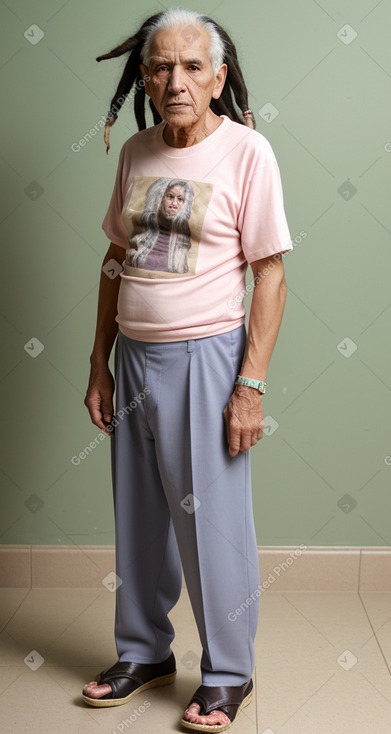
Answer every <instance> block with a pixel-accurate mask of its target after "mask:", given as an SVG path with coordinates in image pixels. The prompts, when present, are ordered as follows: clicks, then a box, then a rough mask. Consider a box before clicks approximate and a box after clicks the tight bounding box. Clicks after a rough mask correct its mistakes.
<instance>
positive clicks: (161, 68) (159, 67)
mask: <svg viewBox="0 0 391 734" xmlns="http://www.w3.org/2000/svg"><path fill="white" fill-rule="evenodd" d="M166 69H168V66H164V65H163V66H158V68H157V69H156V71H162V70H163V71H166Z"/></svg>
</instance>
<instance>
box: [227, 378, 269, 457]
mask: <svg viewBox="0 0 391 734" xmlns="http://www.w3.org/2000/svg"><path fill="white" fill-rule="evenodd" d="M262 397H263V396H262V394H261V393H260V392H259V391H258V390H256V389H255V388H253V387H247V386H245V385H236V386H235V390H234V392H233V393H232V395H231V397H230V399H229V401H228V403H227V405H226V406H225V408H224V418H225V427H226V431H227V439H228V447H229V448H228V450H229V453H230V455H231V456H236V454H237V453H238V452H239V451H248V450H249V449H250V448H251V446H255V444H256V443H257V441H259V440H260V439H261V438H262V436H263V428H264V427H265V420H264V418H263V405H262Z"/></svg>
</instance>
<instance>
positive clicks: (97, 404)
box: [84, 242, 125, 436]
mask: <svg viewBox="0 0 391 734" xmlns="http://www.w3.org/2000/svg"><path fill="white" fill-rule="evenodd" d="M108 260H116V261H117V262H118V263H119V264H120V265H122V263H123V261H124V260H125V249H124V248H123V247H119V245H115V244H114V243H113V242H111V243H110V246H109V249H108V250H107V253H106V255H105V257H104V258H103V262H102V267H103V266H104V265H105V263H106V262H107V261H108ZM120 282H121V279H120V277H119V275H117V277H115V278H109V276H108V275H106V273H105V272H103V270H101V276H100V284H99V296H98V313H97V319H96V331H95V340H94V346H93V349H92V353H91V356H90V363H91V372H90V379H89V383H88V387H87V392H86V397H85V399H84V404H85V405H86V406H87V408H88V411H89V414H90V417H91V420H92V422H93V423H94V425H96V426H98V428H100V429H102V430H103V431H104V432H105V433H107V434H108V435H110V436H112V435H113V433H114V431H112V432H111V433H109V432H108V431H106V430H105V427H106V425H107V424H108V423H110V422H111V420H112V418H113V415H114V410H113V394H114V387H115V384H114V378H113V376H112V374H111V372H110V370H109V366H108V363H109V359H110V354H111V350H112V348H113V344H114V341H115V337H116V335H117V333H118V323H117V322H116V320H115V317H116V315H117V300H118V291H119V286H120Z"/></svg>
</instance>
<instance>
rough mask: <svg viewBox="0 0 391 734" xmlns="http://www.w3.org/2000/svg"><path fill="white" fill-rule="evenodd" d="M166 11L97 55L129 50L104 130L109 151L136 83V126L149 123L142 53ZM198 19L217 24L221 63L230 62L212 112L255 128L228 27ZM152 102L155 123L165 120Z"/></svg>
mask: <svg viewBox="0 0 391 734" xmlns="http://www.w3.org/2000/svg"><path fill="white" fill-rule="evenodd" d="M166 12H167V11H162V12H160V13H156V14H155V15H152V16H151V17H150V18H148V19H147V20H146V21H145V22H144V23H143V24H142V26H141V27H140V28H139V30H138V31H137V33H135V34H134V35H133V36H130V38H128V39H127V40H126V41H124V43H121V44H120V45H119V46H116V48H114V49H113V50H112V51H110V52H109V53H106V54H102V55H101V56H98V57H97V58H96V60H97V61H103V60H104V59H113V58H116V57H118V56H122V55H123V54H125V53H129V57H128V60H127V62H126V64H125V68H124V70H123V74H122V77H121V79H120V81H119V83H118V86H117V89H116V92H115V94H114V96H113V98H112V100H111V102H110V109H109V111H108V113H107V116H106V124H105V132H104V141H105V143H106V153H108V152H109V148H110V127H111V126H112V125H114V123H115V121H116V120H117V118H118V112H119V111H120V109H121V107H122V105H123V103H124V102H125V99H126V98H127V96H128V95H129V93H130V92H131V90H132V87H133V85H134V89H133V91H132V94H133V97H134V101H133V107H134V114H135V118H136V122H137V126H138V129H139V130H145V128H146V127H147V125H146V121H145V88H144V86H145V80H144V79H142V77H141V73H140V68H139V66H140V64H141V63H142V61H141V53H142V49H143V47H144V45H145V42H146V39H147V37H148V35H149V34H150V32H151V31H152V29H153V27H154V26H156V24H157V23H158V21H159V19H160V18H161V17H162V16H163V15H164V14H165V13H166ZM199 20H200V21H201V20H202V21H207V22H208V23H210V24H212V25H213V26H214V28H215V30H216V31H217V33H218V34H219V36H220V38H221V40H222V42H223V45H224V58H223V62H222V63H224V64H227V78H226V81H225V84H224V88H223V91H222V93H221V95H220V97H219V99H212V100H211V102H210V108H211V110H212V112H214V113H215V114H217V115H227V117H229V118H231V120H234V121H235V122H239V123H240V124H242V125H248V126H249V127H252V128H255V118H254V115H253V113H252V112H251V111H250V110H249V109H248V92H247V87H246V84H245V81H244V78H243V74H242V71H241V68H240V65H239V60H238V56H237V52H236V48H235V45H234V43H233V41H232V40H231V38H230V37H229V35H228V34H227V33H226V31H225V30H224V29H223V28H222V27H221V26H220V25H219V24H218V23H216V22H215V21H214V20H212V19H211V18H208V17H207V16H206V15H201V16H200V18H199ZM149 106H150V109H151V112H152V117H153V122H154V124H155V125H158V124H159V122H161V121H162V118H161V116H160V114H159V112H158V110H157V109H156V107H155V105H154V104H153V102H152V100H151V99H149ZM238 110H239V111H240V112H238ZM249 115H251V117H250V116H249Z"/></svg>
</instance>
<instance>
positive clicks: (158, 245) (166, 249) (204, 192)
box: [122, 176, 213, 278]
mask: <svg viewBox="0 0 391 734" xmlns="http://www.w3.org/2000/svg"><path fill="white" fill-rule="evenodd" d="M212 189H213V186H212V184H209V183H199V182H197V181H189V180H188V179H182V178H166V177H160V178H155V177H151V176H136V177H135V179H134V181H133V184H132V185H131V187H130V189H129V191H128V194H127V197H126V201H125V203H124V208H123V211H122V217H123V220H124V222H125V226H126V229H127V231H128V241H129V249H127V250H126V257H125V262H126V264H127V265H129V266H130V267H132V268H137V269H138V270H137V273H136V274H137V275H138V276H139V277H142V276H145V277H151V271H156V276H155V277H166V278H175V277H179V276H181V277H183V276H185V275H194V274H195V271H196V264H197V257H198V248H199V244H200V238H201V230H202V225H203V222H204V218H205V214H206V210H207V207H208V204H209V201H210V198H211V196H212Z"/></svg>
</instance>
